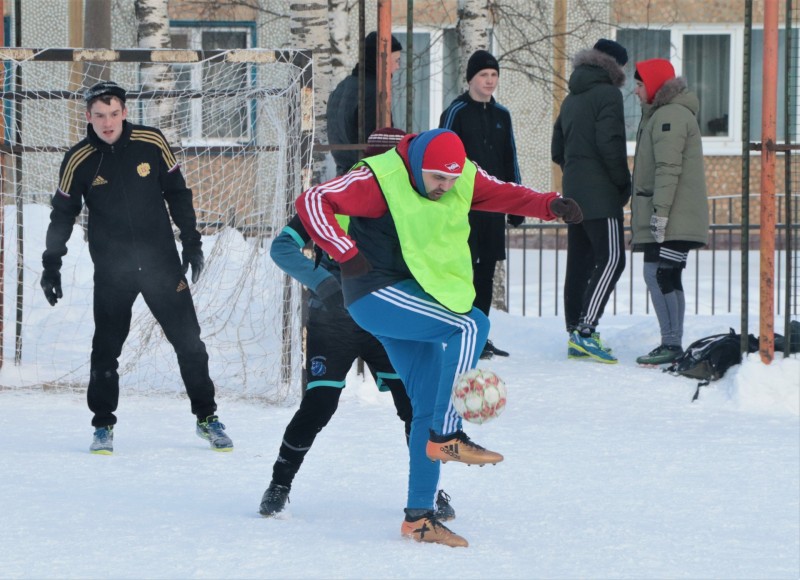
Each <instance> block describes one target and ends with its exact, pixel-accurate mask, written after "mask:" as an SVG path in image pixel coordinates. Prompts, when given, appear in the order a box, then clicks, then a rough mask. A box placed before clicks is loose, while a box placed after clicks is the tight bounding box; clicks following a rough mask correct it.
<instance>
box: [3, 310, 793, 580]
mask: <svg viewBox="0 0 800 580" xmlns="http://www.w3.org/2000/svg"><path fill="white" fill-rule="evenodd" d="M492 322H493V327H492V332H491V334H490V336H491V338H492V339H493V340H494V342H495V344H497V345H498V346H499V347H501V348H505V349H508V350H509V351H511V357H510V358H508V359H495V360H492V361H482V363H481V365H480V366H481V367H484V368H491V369H492V370H494V371H495V372H497V373H498V374H499V375H500V376H501V377H503V378H504V379H505V381H506V382H507V384H508V387H509V403H508V407H507V410H506V412H505V413H504V415H503V416H501V417H500V418H499V419H497V420H496V421H495V422H492V423H489V424H486V425H482V426H472V427H468V428H467V432H468V433H469V434H470V435H471V436H472V437H473V438H474V439H475V440H476V441H477V442H478V443H481V444H484V445H486V446H487V447H489V448H490V449H493V450H496V451H499V452H501V453H503V454H504V455H505V461H504V462H502V463H500V464H499V465H497V466H494V467H490V466H486V467H467V466H465V465H460V464H447V465H446V466H444V468H443V482H442V483H443V487H444V489H445V490H446V491H447V492H448V493H449V494H450V495H451V496H452V503H453V506H454V507H455V509H456V512H457V518H456V519H455V520H454V521H453V522H451V523H450V524H449V525H450V527H451V528H452V529H453V530H454V531H456V532H457V533H459V534H461V535H463V536H465V537H466V538H467V539H468V540H469V542H470V547H469V548H466V549H460V548H459V549H453V548H448V547H444V546H439V545H422V544H417V543H414V542H411V541H407V540H404V539H402V538H401V537H400V533H399V531H400V523H401V520H402V517H403V511H402V508H403V507H404V503H405V495H406V483H407V482H406V478H407V454H406V448H405V443H404V438H403V435H402V425H401V423H400V421H399V420H397V419H396V418H395V417H394V411H393V407H392V404H391V400H390V397H389V396H388V395H383V394H378V393H377V391H376V390H375V388H374V385H372V384H371V382H370V381H363V380H362V379H361V378H360V377H357V376H355V375H354V374H353V375H352V376H351V380H350V383H349V386H348V388H347V389H346V391H345V394H344V396H343V398H342V402H341V405H340V407H339V411H338V412H337V414H336V415H335V416H334V418H333V420H332V421H331V423H330V424H329V425H328V427H327V428H326V429H325V430H324V431H323V432H322V433H321V434H320V436H319V437H318V438H317V442H316V444H315V446H314V448H313V449H312V451H311V452H310V453H309V455H308V457H307V458H306V462H305V464H304V466H303V468H302V469H301V471H300V473H299V475H298V477H297V479H296V480H295V484H294V487H293V490H292V494H291V498H290V499H291V503H290V504H289V510H288V512H287V514H286V516H285V517H284V518H282V519H265V518H262V517H260V516H259V515H258V513H257V510H258V504H259V501H260V498H261V494H262V493H263V491H264V489H265V488H266V486H267V485H268V483H269V479H270V475H271V468H272V463H273V462H274V460H275V457H276V454H277V451H278V447H279V445H280V440H281V436H282V433H283V429H284V428H285V426H286V424H287V422H288V421H289V419H290V418H291V416H292V414H293V412H294V410H295V408H296V404H297V400H296V397H295V399H294V400H293V401H291V403H290V404H287V405H286V406H283V407H267V406H260V405H257V404H254V403H248V402H246V401H243V400H241V399H239V398H236V397H235V396H233V394H232V392H233V391H235V388H234V386H233V385H226V384H225V380H224V378H221V377H215V379H216V380H217V383H218V388H219V391H220V400H219V402H220V409H219V414H220V417H221V419H222V421H223V422H224V423H225V424H226V425H227V428H228V433H229V434H230V435H231V437H232V438H233V439H234V442H235V445H236V449H235V451H234V452H233V453H230V454H221V453H213V452H212V451H210V450H209V449H208V447H207V445H206V443H205V442H204V441H202V440H201V439H199V438H198V437H196V436H195V434H194V418H193V417H192V416H191V414H190V413H189V405H188V402H187V401H186V400H185V399H183V398H180V397H168V396H163V397H162V396H151V397H144V396H135V395H133V394H130V393H127V394H126V393H123V394H122V398H121V403H120V409H119V424H118V426H117V429H116V430H115V434H116V437H115V453H114V455H113V456H110V457H107V456H95V455H91V454H89V453H88V446H89V443H90V441H91V433H92V429H91V427H90V424H89V423H90V413H89V411H88V410H87V409H86V406H85V401H84V395H83V393H79V392H75V393H69V392H68V393H63V392H62V393H46V392H40V391H34V390H28V389H16V390H5V391H0V409H2V427H3V428H2V432H3V446H4V450H3V452H2V454H0V473H2V476H1V477H0V513H2V517H3V526H2V527H0V577H2V578H31V579H34V578H36V579H38V578H146V579H149V578H153V579H160V578H231V579H234V578H242V579H247V578H481V579H494V578H498V579H504V578H592V579H593V578H636V579H647V578H653V579H672V578H692V579H694V578H719V579H738V578H741V579H760V578H763V579H779V578H781V579H782V578H787V579H792V578H798V577H800V359H798V358H797V357H796V356H795V357H793V358H790V359H783V358H780V357H781V356H782V355H778V358H776V360H775V362H774V363H773V364H772V365H769V366H765V365H763V364H762V363H761V362H760V359H759V357H758V355H757V354H755V355H750V357H749V358H748V359H747V360H746V361H745V362H744V364H742V365H741V366H739V367H734V368H733V369H731V370H730V371H729V372H728V374H727V375H726V376H725V377H724V378H723V379H722V380H721V381H718V382H716V383H712V384H711V385H710V386H709V387H706V388H703V389H701V394H700V399H699V400H698V401H697V402H695V403H691V402H690V400H691V397H692V395H693V393H694V390H695V382H694V381H692V380H690V379H685V378H678V377H672V376H669V375H667V374H664V373H662V372H660V371H658V370H653V369H643V368H638V367H637V366H636V365H635V363H634V359H635V358H636V356H638V355H640V354H643V353H645V352H647V351H649V350H650V349H651V348H653V347H654V346H656V344H657V342H658V325H657V322H656V320H655V316H652V315H651V316H645V315H642V316H613V317H612V316H608V317H606V318H604V320H603V322H602V324H601V327H600V330H601V331H602V334H603V338H604V340H605V341H606V342H607V343H608V344H610V345H611V346H613V347H614V351H615V353H616V354H617V356H618V357H619V359H620V364H618V365H600V364H596V363H592V362H585V361H568V360H567V359H566V338H567V337H566V333H564V331H563V324H562V321H561V320H560V319H557V318H554V317H549V318H541V319H540V318H531V317H527V318H523V317H521V316H514V315H507V314H502V313H495V312H493V313H492ZM751 324H752V325H753V326H751V331H752V330H753V328H755V329H756V330H755V331H756V332H757V328H758V326H757V321H753V322H752V323H751ZM781 325H782V322H781V321H778V320H776V329H778V330H779V331H780V329H781ZM731 326H732V327H734V328H737V327H738V315H723V316H713V317H712V316H687V320H686V336H687V339H689V340H688V341H687V343H686V344H688V342H690V341H691V340H694V339H696V338H700V337H702V336H705V335H708V334H712V333H716V332H725V331H727V330H728V328H729V327H731ZM686 344H684V346H686Z"/></svg>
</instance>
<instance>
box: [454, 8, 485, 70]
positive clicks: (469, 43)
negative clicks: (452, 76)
mask: <svg viewBox="0 0 800 580" xmlns="http://www.w3.org/2000/svg"><path fill="white" fill-rule="evenodd" d="M489 24H490V20H489V2H488V0H459V1H458V24H457V26H456V30H457V32H458V45H459V47H460V50H461V58H460V62H459V69H458V72H459V77H458V78H459V79H466V78H467V61H468V60H469V57H470V56H471V55H472V53H473V52H475V51H476V50H480V49H483V50H489V49H490V48H491V47H490V46H489Z"/></svg>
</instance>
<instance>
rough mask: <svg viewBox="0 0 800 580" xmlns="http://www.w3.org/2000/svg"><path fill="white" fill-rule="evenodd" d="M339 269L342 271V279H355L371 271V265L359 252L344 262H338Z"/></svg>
mask: <svg viewBox="0 0 800 580" xmlns="http://www.w3.org/2000/svg"><path fill="white" fill-rule="evenodd" d="M339 268H340V269H341V270H342V278H357V277H358V276H363V275H364V274H366V273H367V272H369V271H370V270H372V264H370V263H369V260H367V259H366V258H365V257H364V254H362V253H361V252H359V253H358V254H356V255H355V256H353V257H352V258H350V259H349V260H347V261H346V262H340V263H339Z"/></svg>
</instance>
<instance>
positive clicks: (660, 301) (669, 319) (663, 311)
mask: <svg viewBox="0 0 800 580" xmlns="http://www.w3.org/2000/svg"><path fill="white" fill-rule="evenodd" d="M682 271H683V264H680V263H678V264H675V263H665V262H663V261H662V262H645V263H644V281H645V284H646V285H647V289H648V290H649V291H650V301H651V302H652V303H653V310H655V311H656V317H657V318H658V325H659V326H660V327H661V344H663V345H666V346H681V342H682V340H683V317H684V314H685V313H686V299H685V297H684V293H683V286H682V285H681V272H682Z"/></svg>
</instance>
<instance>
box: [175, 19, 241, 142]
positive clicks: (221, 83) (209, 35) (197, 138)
mask: <svg viewBox="0 0 800 580" xmlns="http://www.w3.org/2000/svg"><path fill="white" fill-rule="evenodd" d="M170 36H171V39H172V47H173V48H186V49H193V50H228V49H238V48H248V47H250V46H252V44H253V42H252V36H253V30H252V27H250V26H228V25H225V26H213V24H212V23H205V24H204V26H194V25H190V24H182V23H177V24H176V23H173V27H172V30H171V31H170ZM174 70H175V72H176V75H175V76H176V82H175V88H176V89H178V90H200V89H201V88H202V89H203V90H204V91H206V92H208V91H213V90H215V89H216V90H219V91H225V90H231V89H236V88H237V87H238V88H242V89H243V88H246V87H248V86H249V83H250V80H249V72H250V71H249V67H248V65H247V64H239V65H231V64H229V63H225V64H221V63H203V64H194V65H175V66H174ZM176 115H177V116H178V118H181V119H186V118H189V121H188V122H181V123H179V127H180V137H181V139H182V141H183V142H184V143H187V142H203V143H209V142H212V143H213V142H219V143H231V142H236V143H241V142H246V141H249V140H250V133H251V122H250V118H251V111H250V108H249V106H248V105H247V104H246V103H243V102H242V101H241V100H236V101H233V100H231V99H230V98H226V97H225V96H218V97H212V96H205V97H203V98H202V99H181V100H179V101H178V104H177V106H176Z"/></svg>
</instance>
